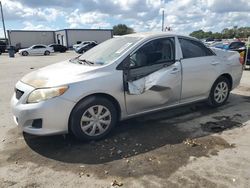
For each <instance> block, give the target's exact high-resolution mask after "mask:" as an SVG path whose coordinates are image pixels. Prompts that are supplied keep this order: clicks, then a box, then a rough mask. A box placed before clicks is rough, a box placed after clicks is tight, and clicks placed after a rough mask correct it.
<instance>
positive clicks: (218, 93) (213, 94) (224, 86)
mask: <svg viewBox="0 0 250 188" xmlns="http://www.w3.org/2000/svg"><path fill="white" fill-rule="evenodd" d="M230 90H231V85H230V82H229V80H228V79H227V78H226V77H220V78H218V79H217V80H216V81H215V83H214V85H213V87H212V89H211V91H210V95H209V98H208V103H209V105H211V106H214V107H217V106H221V105H223V104H225V103H226V102H227V99H228V97H229V94H230Z"/></svg>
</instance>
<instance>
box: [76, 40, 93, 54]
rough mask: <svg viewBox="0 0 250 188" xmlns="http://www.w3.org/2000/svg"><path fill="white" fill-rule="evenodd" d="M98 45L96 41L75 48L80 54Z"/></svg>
mask: <svg viewBox="0 0 250 188" xmlns="http://www.w3.org/2000/svg"><path fill="white" fill-rule="evenodd" d="M96 45H97V43H96V42H91V43H89V44H85V45H83V46H79V47H78V48H76V49H75V51H76V53H78V54H82V53H84V52H87V51H88V50H90V49H91V48H93V47H95V46H96Z"/></svg>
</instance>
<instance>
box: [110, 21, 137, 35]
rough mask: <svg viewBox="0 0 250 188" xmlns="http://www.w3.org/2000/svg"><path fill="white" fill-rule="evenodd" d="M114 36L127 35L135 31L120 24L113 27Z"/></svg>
mask: <svg viewBox="0 0 250 188" xmlns="http://www.w3.org/2000/svg"><path fill="white" fill-rule="evenodd" d="M113 32H114V35H126V34H130V33H134V30H133V29H132V28H130V27H128V26H127V25H125V24H118V25H115V26H114V27H113Z"/></svg>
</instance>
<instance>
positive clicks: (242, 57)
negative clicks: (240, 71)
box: [240, 51, 245, 65]
mask: <svg viewBox="0 0 250 188" xmlns="http://www.w3.org/2000/svg"><path fill="white" fill-rule="evenodd" d="M244 56H245V52H244V51H243V52H241V53H240V64H242V65H244V63H245V59H244Z"/></svg>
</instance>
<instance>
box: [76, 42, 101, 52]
mask: <svg viewBox="0 0 250 188" xmlns="http://www.w3.org/2000/svg"><path fill="white" fill-rule="evenodd" d="M90 43H96V44H97V42H96V41H82V42H81V43H80V44H74V45H73V49H74V50H76V49H77V48H79V47H80V46H84V45H86V44H90Z"/></svg>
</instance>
